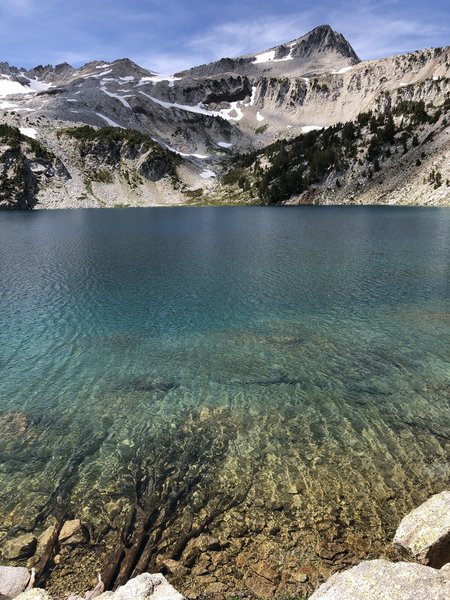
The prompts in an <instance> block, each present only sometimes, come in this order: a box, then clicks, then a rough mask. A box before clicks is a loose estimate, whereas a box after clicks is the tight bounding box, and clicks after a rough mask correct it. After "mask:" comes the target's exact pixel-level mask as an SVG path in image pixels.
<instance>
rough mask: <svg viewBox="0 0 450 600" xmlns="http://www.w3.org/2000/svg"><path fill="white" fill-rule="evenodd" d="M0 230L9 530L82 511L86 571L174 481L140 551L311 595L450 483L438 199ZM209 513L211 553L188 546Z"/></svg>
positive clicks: (228, 586) (39, 216) (445, 290)
mask: <svg viewBox="0 0 450 600" xmlns="http://www.w3.org/2000/svg"><path fill="white" fill-rule="evenodd" d="M0 231H1V240H2V244H1V247H0V256H1V260H0V277H1V289H0V295H1V307H2V308H1V313H0V315H1V316H0V367H1V373H2V377H1V379H0V524H1V525H0V540H1V539H2V538H3V539H6V538H10V537H14V536H16V535H18V534H19V533H23V532H24V531H36V532H40V531H42V530H44V529H45V528H46V527H48V525H50V524H52V523H53V522H54V521H55V519H57V518H58V515H59V514H61V513H62V512H63V513H64V514H65V515H66V516H67V517H68V518H83V519H85V520H86V521H88V522H89V523H91V524H92V525H93V531H94V532H95V540H94V542H95V543H93V546H92V547H89V548H85V549H84V550H83V553H82V557H81V558H82V560H83V561H84V564H85V571H86V577H87V581H88V579H89V577H91V576H92V574H93V573H95V571H96V570H97V569H98V568H99V563H101V558H104V557H106V556H107V555H108V552H109V551H110V550H111V549H112V548H114V545H115V544H116V543H117V536H118V535H119V532H120V529H121V527H122V526H123V522H124V521H126V518H127V516H128V515H129V511H130V510H131V507H132V506H133V504H134V503H136V501H137V500H136V498H137V497H138V496H139V495H140V497H141V503H142V506H143V507H146V510H150V508H149V507H150V506H152V502H153V504H155V503H156V502H159V503H160V506H166V504H164V503H168V504H170V502H169V499H170V494H169V492H168V490H167V489H166V488H170V489H172V491H173V490H175V489H176V490H178V491H179V497H180V500H179V501H178V504H176V505H174V506H175V510H174V511H173V513H172V514H171V515H170V518H169V516H167V521H166V522H164V525H161V527H160V530H159V529H158V528H157V527H156V526H155V527H156V529H155V532H157V533H158V536H159V537H158V536H157V535H156V533H155V532H154V533H153V534H152V535H154V537H155V540H156V541H155V544H154V549H153V550H152V553H151V556H150V554H149V559H148V562H147V567H148V568H151V567H152V566H153V567H156V566H158V564H159V563H158V560H159V559H158V557H161V556H163V555H164V556H166V557H167V556H173V557H176V559H177V560H178V558H181V559H182V560H183V561H184V562H183V564H184V565H185V566H187V568H188V569H189V570H188V571H183V573H182V581H183V583H182V586H184V588H185V589H189V590H190V591H191V592H192V593H194V592H196V591H197V592H198V591H199V590H202V591H204V590H205V589H206V588H207V587H208V585H209V586H211V585H212V584H214V583H215V584H216V588H217V581H216V580H218V581H219V582H220V584H221V585H222V589H221V592H223V593H228V592H232V591H236V590H239V589H243V588H244V587H247V588H249V589H251V590H252V591H253V592H254V593H255V594H256V595H258V594H260V595H264V594H267V593H269V591H270V593H277V594H278V595H280V594H282V593H293V592H294V591H296V590H297V591H298V585H299V583H298V580H297V581H295V580H293V579H292V573H293V572H294V571H295V569H297V570H298V568H299V566H300V567H301V568H302V569H303V572H302V573H303V575H304V574H305V573H306V574H307V581H306V582H304V583H303V579H304V577H302V578H301V582H302V583H301V585H303V587H300V589H301V591H303V592H305V593H306V592H307V591H308V590H310V589H312V587H314V585H315V584H316V583H317V581H319V580H320V578H323V577H325V576H327V574H328V573H329V571H330V569H333V568H334V565H335V564H340V565H345V564H351V563H352V562H353V561H354V560H356V559H358V558H363V557H365V556H376V555H378V554H379V553H380V552H381V551H382V549H383V546H384V545H385V544H386V542H387V541H388V540H389V538H390V537H391V536H392V533H393V530H394V529H395V527H396V525H397V523H398V521H399V519H400V517H401V516H403V514H404V513H406V512H407V511H408V510H409V509H410V508H411V507H412V506H414V505H416V504H417V503H419V502H421V501H423V500H424V499H425V498H426V497H427V496H429V495H430V494H431V493H434V492H437V491H440V490H442V489H443V488H444V487H445V486H446V485H448V478H449V463H448V450H449V431H450V427H449V425H450V414H449V406H448V404H449V399H450V343H449V342H450V273H449V269H450V211H449V210H445V209H443V210H434V209H426V210H422V209H385V208H348V209H347V208H339V209H336V208H307V207H299V208H289V209H288V208H284V209H276V208H273V209H272V208H254V207H252V208H250V209H245V208H231V209H170V210H168V209H167V210H164V209H162V210H161V209H148V210H147V209H145V210H127V211H121V210H116V211H108V210H103V211H75V212H54V213H45V212H42V213H41V212H35V213H27V214H1V215H0ZM136 474H139V478H138V479H139V481H140V482H141V483H140V484H139V485H138V486H136V477H137V475H136ZM149 474H150V475H151V476H150V475H149ZM150 480H151V481H150ZM158 481H160V484H158V483H157V482H158ZM164 481H166V482H169V483H166V484H164ZM142 482H144V483H142ZM151 482H153V483H151ZM186 482H191V483H189V485H187V483H186ZM191 484H192V485H191ZM186 485H187V487H185V488H184V487H183V486H186ZM152 486H153V487H152ZM136 490H138V491H136ZM183 490H184V491H183ZM168 504H167V505H168ZM143 510H144V509H143ZM211 514H212V515H214V519H212V518H211V519H210V521H208V516H207V515H211ZM205 523H206V525H205ZM202 524H203V525H204V530H203V533H205V532H209V533H210V534H211V535H212V536H215V537H217V538H218V540H219V541H218V545H217V547H215V549H214V550H211V551H209V550H205V551H204V552H202V554H201V555H194V554H195V553H194V554H193V551H192V548H191V546H192V543H191V542H190V541H188V542H186V547H184V548H181V546H179V547H177V546H176V544H177V541H178V542H179V541H180V540H182V539H183V536H184V535H185V533H186V531H191V530H192V529H195V528H196V527H200V525H202ZM183 532H184V533H183ZM193 537H194V536H193ZM80 556H81V555H77V560H81V559H80ZM99 557H100V558H99ZM70 560H71V559H70V557H69V558H65V560H63V562H62V563H61V564H60V565H59V566H58V567H57V568H55V571H54V573H53V575H52V577H53V585H54V586H55V589H63V588H62V587H60V588H58V586H63V585H64V584H61V583H58V581H59V579H64V578H66V579H67V578H68V576H69V574H70V573H71V572H72V571H71V570H70V569H71V568H72V567H71V566H70V565H71V563H70ZM261 561H263V562H264V561H265V563H267V564H269V565H270V566H271V567H272V568H273V569H274V570H275V571H276V576H274V578H273V581H271V582H270V583H269V584H267V585H266V587H265V588H264V589H263V588H261V585H260V584H261V582H260V581H259V579H258V577H259V575H258V569H259V567H258V565H260V563H261ZM265 563H264V564H265ZM267 564H265V567H264V568H265V569H267ZM249 572H251V573H252V575H251V576H250V575H248V573H249ZM243 575H245V579H244V582H243V581H242V577H243ZM174 577H175V580H176V575H175V576H174ZM58 578H59V579H58ZM79 579H80V576H79V575H78V580H79ZM297 579H298V578H297ZM86 585H87V584H86ZM258 586H259V587H258ZM267 586H268V587H267ZM216 588H214V589H216Z"/></svg>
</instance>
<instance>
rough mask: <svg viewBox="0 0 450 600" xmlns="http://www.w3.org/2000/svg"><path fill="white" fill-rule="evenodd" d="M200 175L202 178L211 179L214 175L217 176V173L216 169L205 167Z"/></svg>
mask: <svg viewBox="0 0 450 600" xmlns="http://www.w3.org/2000/svg"><path fill="white" fill-rule="evenodd" d="M200 177H201V178H202V179H211V178H213V177H217V175H216V174H215V173H214V171H211V169H205V170H204V171H202V172H201V173H200Z"/></svg>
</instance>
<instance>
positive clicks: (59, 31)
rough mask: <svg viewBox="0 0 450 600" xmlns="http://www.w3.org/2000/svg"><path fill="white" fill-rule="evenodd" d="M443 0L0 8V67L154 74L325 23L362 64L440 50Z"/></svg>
mask: <svg viewBox="0 0 450 600" xmlns="http://www.w3.org/2000/svg"><path fill="white" fill-rule="evenodd" d="M449 5H450V0H428V1H425V0H378V1H377V0H245V1H244V0H226V1H223V0H222V1H221V2H217V1H215V0H208V1H207V0H73V1H72V0H0V61H8V62H9V63H11V64H13V65H16V66H25V67H31V66H35V65H37V64H49V63H51V64H56V63H59V62H64V61H67V62H69V63H71V64H73V65H74V66H79V65H81V64H84V63H86V62H88V61H89V60H94V59H98V60H112V59H116V58H123V57H128V58H131V59H133V60H135V61H136V62H137V63H139V64H141V65H143V66H145V67H147V68H151V69H154V70H157V71H160V72H164V73H173V72H175V71H177V70H180V69H182V68H185V67H189V66H194V65H198V64H202V63H205V62H210V61H212V60H215V59H217V58H221V57H224V56H237V55H239V54H244V53H247V52H255V51H258V50H263V49H266V48H269V47H271V46H274V45H276V44H279V43H281V42H283V41H289V40H291V39H294V38H296V37H299V36H300V35H302V34H304V33H306V32H307V31H309V30H310V29H312V28H313V27H316V26H317V25H321V24H325V23H327V24H329V25H331V26H332V27H333V28H334V29H336V30H337V31H339V32H341V33H343V34H344V35H345V37H346V38H347V39H348V40H349V42H350V43H351V44H352V46H353V47H354V49H355V50H356V52H357V53H358V54H359V56H360V57H361V58H363V59H367V58H378V57H382V56H390V55H392V54H396V53H402V52H407V51H409V50H414V49H418V48H423V47H429V46H446V45H450V10H449V9H450V6H449Z"/></svg>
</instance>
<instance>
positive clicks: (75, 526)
mask: <svg viewBox="0 0 450 600" xmlns="http://www.w3.org/2000/svg"><path fill="white" fill-rule="evenodd" d="M89 537H90V536H89V529H88V527H87V526H86V524H85V523H83V521H81V520H80V519H74V520H72V521H66V522H65V523H64V525H63V527H62V529H61V532H60V534H59V543H60V545H61V547H64V546H77V545H78V544H84V543H86V542H89Z"/></svg>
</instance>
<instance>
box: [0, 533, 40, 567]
mask: <svg viewBox="0 0 450 600" xmlns="http://www.w3.org/2000/svg"><path fill="white" fill-rule="evenodd" d="M36 545H37V539H36V536H35V535H33V534H32V533H24V534H23V535H19V537H16V538H13V539H10V540H6V541H5V543H4V544H3V549H2V555H3V558H6V559H7V560H20V559H21V558H29V557H30V556H33V554H34V552H35V550H36Z"/></svg>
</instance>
